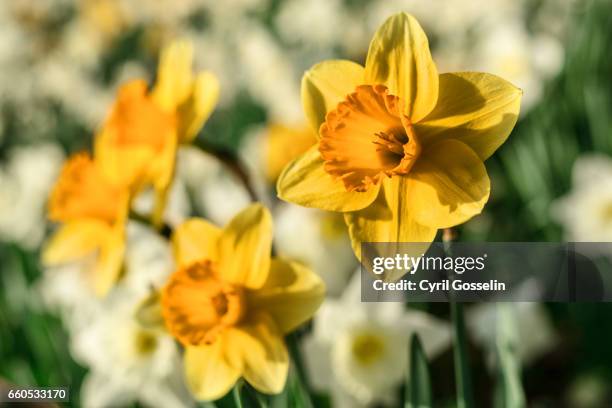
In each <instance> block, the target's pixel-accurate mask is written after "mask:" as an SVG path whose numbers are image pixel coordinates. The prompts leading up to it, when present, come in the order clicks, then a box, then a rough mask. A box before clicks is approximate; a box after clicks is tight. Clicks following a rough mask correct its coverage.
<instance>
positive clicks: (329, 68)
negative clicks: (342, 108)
mask: <svg viewBox="0 0 612 408" xmlns="http://www.w3.org/2000/svg"><path fill="white" fill-rule="evenodd" d="M363 82H364V76H363V67H362V66H361V65H359V64H357V63H355V62H352V61H346V60H330V61H323V62H320V63H318V64H316V65H314V66H313V67H312V68H310V69H309V70H308V71H306V73H305V74H304V76H303V77H302V105H303V106H304V112H305V114H306V118H308V121H309V122H310V124H311V126H312V128H313V130H314V131H315V132H316V133H317V135H318V134H319V127H320V126H321V123H323V122H324V121H325V115H326V114H327V112H329V111H330V110H333V109H335V108H336V106H337V105H338V103H340V102H341V101H342V100H344V99H345V98H346V96H347V95H348V94H349V93H351V92H353V91H354V90H355V88H356V87H357V86H358V85H361V84H363Z"/></svg>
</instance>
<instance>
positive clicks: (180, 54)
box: [152, 40, 193, 111]
mask: <svg viewBox="0 0 612 408" xmlns="http://www.w3.org/2000/svg"><path fill="white" fill-rule="evenodd" d="M192 60H193V47H192V46H191V44H190V43H189V42H188V41H183V40H181V41H175V42H173V43H171V44H170V45H168V46H166V47H165V48H164V49H163V50H162V52H161V55H160V58H159V65H158V68H157V79H156V81H155V87H154V88H153V91H152V97H153V100H154V101H155V102H156V103H157V104H159V105H160V106H161V107H162V108H164V109H165V110H167V111H174V110H175V109H176V108H177V107H178V106H179V105H180V104H181V103H183V102H184V101H185V100H186V99H187V98H188V97H189V94H190V93H191V90H192V83H193V75H192V73H191V64H192Z"/></svg>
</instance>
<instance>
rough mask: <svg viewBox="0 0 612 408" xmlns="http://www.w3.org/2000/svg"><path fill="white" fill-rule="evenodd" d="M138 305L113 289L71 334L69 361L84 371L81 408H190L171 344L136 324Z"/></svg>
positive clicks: (156, 331)
mask: <svg viewBox="0 0 612 408" xmlns="http://www.w3.org/2000/svg"><path fill="white" fill-rule="evenodd" d="M139 301H140V298H138V297H135V296H133V293H130V292H129V291H123V290H115V291H113V292H112V293H111V294H110V295H109V297H108V298H107V299H105V300H104V301H103V304H102V307H100V309H99V313H97V314H96V315H94V316H92V318H91V319H90V320H89V324H84V325H83V326H82V327H79V328H77V329H76V330H74V331H73V332H72V333H71V335H72V338H71V350H72V353H73V356H74V357H75V359H76V360H77V361H79V362H81V363H82V364H85V365H86V366H88V367H89V369H90V372H89V373H88V374H87V375H86V377H85V379H84V381H83V387H82V389H81V398H82V402H83V406H86V407H92V408H94V407H114V406H119V405H127V404H130V403H132V402H135V401H138V402H140V403H142V404H144V405H145V406H149V407H160V408H161V407H163V408H166V407H177V408H178V407H187V406H192V405H193V402H192V400H191V397H190V396H189V393H188V391H187V389H186V387H185V384H184V382H183V381H182V367H181V359H180V354H179V352H178V347H177V345H176V344H175V342H174V339H173V338H172V337H171V336H170V335H168V334H167V333H166V332H165V331H163V330H159V329H150V328H145V327H143V326H141V325H140V324H139V323H138V322H137V321H136V319H135V312H136V308H137V306H138V304H139Z"/></svg>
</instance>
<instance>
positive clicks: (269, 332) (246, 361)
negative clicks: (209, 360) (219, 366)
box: [224, 313, 289, 394]
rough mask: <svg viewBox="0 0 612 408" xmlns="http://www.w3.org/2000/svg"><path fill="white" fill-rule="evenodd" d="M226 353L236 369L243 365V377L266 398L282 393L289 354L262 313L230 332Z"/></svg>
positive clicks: (276, 332)
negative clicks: (269, 395) (267, 395)
mask: <svg viewBox="0 0 612 408" xmlns="http://www.w3.org/2000/svg"><path fill="white" fill-rule="evenodd" d="M224 339H225V340H227V348H226V353H228V359H229V361H230V363H231V364H232V365H234V366H237V365H238V364H240V363H242V364H243V373H242V375H243V377H244V379H245V380H247V381H248V382H249V384H251V385H252V386H253V387H255V389H257V390H258V391H260V392H263V393H266V394H278V393H280V392H281V391H282V390H283V388H284V386H285V382H286V381H287V373H288V371H289V353H288V352H287V347H286V346H285V343H284V341H283V337H282V333H281V331H280V330H279V329H278V328H277V327H276V324H275V322H274V320H273V319H272V318H271V317H270V316H268V315H266V314H263V313H259V314H254V315H253V316H251V318H250V319H249V321H248V322H245V323H244V324H242V325H240V326H239V327H236V328H231V329H228V330H227V333H226V334H225V336H224Z"/></svg>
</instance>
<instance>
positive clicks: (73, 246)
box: [42, 219, 110, 265]
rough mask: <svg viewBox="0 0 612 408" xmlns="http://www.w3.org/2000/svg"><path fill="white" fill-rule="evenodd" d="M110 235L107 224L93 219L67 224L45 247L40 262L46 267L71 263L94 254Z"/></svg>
mask: <svg viewBox="0 0 612 408" xmlns="http://www.w3.org/2000/svg"><path fill="white" fill-rule="evenodd" d="M109 233H110V226H109V224H108V223H106V222H104V221H100V220H95V219H83V220H78V221H72V222H68V223H66V224H64V225H62V226H61V227H59V229H58V230H57V231H56V232H55V234H53V236H52V237H51V239H50V240H49V242H48V243H47V244H46V245H45V248H44V250H43V254H42V261H43V263H44V264H46V265H55V264H61V263H65V262H72V261H75V260H78V259H80V258H83V257H85V256H87V255H90V254H92V253H94V252H95V251H97V250H99V249H100V246H101V245H102V243H103V242H104V240H105V239H106V237H107V236H108V234H109Z"/></svg>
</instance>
